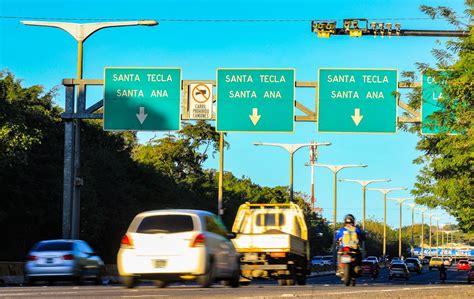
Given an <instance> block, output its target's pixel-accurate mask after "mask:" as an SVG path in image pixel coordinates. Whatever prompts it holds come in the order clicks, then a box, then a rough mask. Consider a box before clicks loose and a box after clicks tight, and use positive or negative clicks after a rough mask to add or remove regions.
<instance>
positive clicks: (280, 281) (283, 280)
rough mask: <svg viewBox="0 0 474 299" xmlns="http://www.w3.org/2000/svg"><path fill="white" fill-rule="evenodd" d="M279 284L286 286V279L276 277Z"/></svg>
mask: <svg viewBox="0 0 474 299" xmlns="http://www.w3.org/2000/svg"><path fill="white" fill-rule="evenodd" d="M278 285H279V286H286V279H278Z"/></svg>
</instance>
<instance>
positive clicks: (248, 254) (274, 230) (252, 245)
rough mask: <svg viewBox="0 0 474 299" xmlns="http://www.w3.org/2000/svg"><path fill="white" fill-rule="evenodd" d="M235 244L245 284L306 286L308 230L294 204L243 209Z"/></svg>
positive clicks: (236, 219)
mask: <svg viewBox="0 0 474 299" xmlns="http://www.w3.org/2000/svg"><path fill="white" fill-rule="evenodd" d="M232 231H233V232H234V233H235V234H236V238H235V239H233V240H232V242H233V243H234V246H235V248H236V249H237V251H238V252H239V253H240V254H241V274H242V278H243V279H244V281H243V282H249V281H250V280H252V279H254V278H270V279H276V280H277V281H278V284H279V285H295V284H296V283H297V284H299V285H304V284H306V277H307V274H308V273H309V265H310V263H309V259H310V254H309V252H310V251H309V243H308V230H307V227H306V222H305V220H304V214H303V211H302V210H301V208H300V207H299V206H298V205H296V204H294V203H287V204H250V203H245V204H243V205H241V206H240V207H239V210H238V212H237V215H236V218H235V221H234V225H233V226H232Z"/></svg>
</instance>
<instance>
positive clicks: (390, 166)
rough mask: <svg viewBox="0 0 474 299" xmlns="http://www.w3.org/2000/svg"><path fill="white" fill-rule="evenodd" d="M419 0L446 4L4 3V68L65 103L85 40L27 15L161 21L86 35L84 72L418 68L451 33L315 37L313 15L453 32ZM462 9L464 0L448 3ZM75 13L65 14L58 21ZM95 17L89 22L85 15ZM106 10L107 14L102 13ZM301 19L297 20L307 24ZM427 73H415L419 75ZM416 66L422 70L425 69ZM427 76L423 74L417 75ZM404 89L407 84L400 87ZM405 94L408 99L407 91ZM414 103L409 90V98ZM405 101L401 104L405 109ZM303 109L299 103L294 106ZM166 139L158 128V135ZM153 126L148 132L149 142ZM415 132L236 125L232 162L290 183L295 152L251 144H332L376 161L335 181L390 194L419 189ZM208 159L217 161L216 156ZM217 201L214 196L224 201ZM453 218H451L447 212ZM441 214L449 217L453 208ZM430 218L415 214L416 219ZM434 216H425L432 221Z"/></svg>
mask: <svg viewBox="0 0 474 299" xmlns="http://www.w3.org/2000/svg"><path fill="white" fill-rule="evenodd" d="M420 5H430V6H439V5H442V6H445V5H447V4H446V1H433V0H423V1H418V0H399V1H389V0H374V1H337V2H336V1H315V0H313V1H256V0H245V1H223V0H221V1H196V0H195V1H190V0H185V1H172V0H168V1H158V0H157V1H151V0H150V1H143V0H136V1H124V0H114V1H99V0H94V1H90V0H70V1H67V2H63V1H52V0H48V1H46V0H43V1H34V0H30V1H27V0H0V15H1V18H0V69H8V70H10V71H11V72H13V73H14V74H15V76H16V77H17V78H19V79H22V80H23V85H24V86H31V85H36V84H38V85H42V86H44V88H45V89H46V90H49V89H51V88H54V87H57V88H59V89H58V96H57V97H56V98H55V102H56V103H57V104H58V105H60V106H62V107H64V88H63V87H62V86H61V85H60V84H61V80H62V79H63V78H74V77H76V73H77V71H76V59H77V45H76V42H75V40H74V39H73V38H72V37H71V36H69V35H68V34H67V33H66V32H64V31H62V30H59V29H55V28H42V27H32V26H25V25H22V24H21V23H20V20H47V21H68V22H77V23H84V22H99V21H113V20H124V19H126V20H140V19H154V20H158V21H159V22H160V24H159V25H158V26H155V27H124V28H110V29H104V30H101V31H98V32H96V33H94V34H93V36H91V37H90V38H89V39H88V40H87V41H86V42H85V44H84V78H87V79H102V78H103V74H104V67H112V66H129V67H133V66H136V67H139V66H140V67H180V68H182V78H183V79H187V80H191V79H193V80H215V79H216V69H217V68H294V69H295V70H296V80H297V81H318V68H392V69H397V70H398V72H399V75H400V72H401V71H417V70H416V63H417V62H423V63H430V64H433V63H434V62H435V60H434V58H433V56H432V55H431V52H430V51H431V50H432V49H433V48H437V47H440V46H441V45H440V42H444V41H446V40H447V39H446V38H431V37H399V38H396V37H392V38H387V37H385V38H380V37H378V38H374V37H372V36H364V37H362V38H350V37H348V36H333V37H331V38H329V39H318V38H317V37H316V35H315V34H314V33H312V32H311V30H310V27H311V22H310V20H337V22H338V23H337V24H338V27H341V26H342V19H345V18H367V19H369V20H373V21H378V22H379V21H382V22H383V21H385V22H392V23H396V22H399V23H400V24H401V28H402V29H455V28H453V27H452V26H450V25H449V24H447V23H446V22H445V21H443V20H431V19H427V17H426V15H424V14H423V13H422V12H420V10H419V6H420ZM449 6H450V7H451V8H453V9H454V10H455V11H457V12H459V13H460V14H462V11H463V10H464V4H463V1H459V0H456V1H454V0H453V1H449ZM57 18H66V20H57ZM87 19H89V20H87ZM98 19H100V20H98ZM231 19H232V20H295V21H293V22H208V21H206V22H182V21H181V22H178V21H177V20H231ZM298 20H299V21H298ZM417 74H418V72H417ZM418 75H419V74H418ZM419 80H420V77H419V76H418V81H419ZM401 92H402V94H404V93H406V91H403V90H401ZM102 93H103V91H102V87H91V88H90V89H88V93H87V103H88V106H89V105H92V104H94V103H95V102H97V101H98V100H100V99H101V98H102ZM315 93H316V92H315V90H314V89H305V90H301V89H297V91H296V100H297V101H299V102H301V103H303V104H305V105H306V106H308V107H312V108H313V109H314V98H315ZM403 99H404V97H402V100H403ZM405 102H406V97H405ZM401 113H402V110H399V115H400V114H401ZM297 114H301V112H297ZM156 134H158V136H159V135H160V134H163V133H160V132H157V133H156ZM154 135H155V133H139V139H140V141H141V142H146V141H147V140H149V139H150V138H151V137H153V136H154ZM418 140H419V139H418V137H417V136H416V135H414V134H409V133H405V132H398V133H397V134H331V133H324V134H323V133H318V132H317V130H316V124H315V123H312V122H297V123H296V124H295V129H294V132H293V133H277V134H275V133H229V134H228V135H227V137H226V141H227V142H229V143H230V149H228V150H226V152H225V171H231V172H232V173H234V175H236V176H237V177H242V176H245V177H249V178H250V179H252V181H254V182H255V183H257V184H259V185H262V186H281V185H288V184H289V155H288V153H287V152H286V151H284V150H283V149H280V148H276V147H256V146H254V145H253V143H254V142H274V143H308V142H311V141H317V142H331V143H332V145H331V146H327V147H320V150H319V159H318V162H319V163H323V164H359V163H361V164H367V165H368V167H367V168H354V169H344V170H342V171H340V172H339V174H338V178H347V179H364V180H367V179H391V182H389V183H374V184H372V185H370V187H373V188H393V187H406V188H408V190H407V191H395V192H393V193H390V194H389V196H388V197H403V198H405V197H411V195H410V193H409V192H410V190H411V188H413V186H414V183H415V182H416V176H417V174H418V171H419V169H420V166H418V165H414V164H413V160H414V159H415V158H417V157H418V156H420V155H422V153H421V152H418V151H417V150H416V149H415V147H416V143H417V142H418ZM308 157H309V153H308V150H307V149H301V150H300V151H298V152H297V153H296V154H295V160H294V189H295V192H305V193H308V194H310V192H311V191H310V177H311V172H310V171H311V169H310V167H308V166H305V163H308ZM205 167H207V168H218V155H216V156H215V157H214V158H212V157H211V158H210V159H209V160H208V161H207V162H206V164H205ZM337 188H338V192H337V195H338V208H337V213H338V220H339V221H341V220H342V217H343V216H344V215H345V214H347V213H353V214H354V215H355V217H356V218H357V219H358V220H359V219H361V215H362V191H361V187H360V186H359V185H358V184H355V183H342V182H341V183H338V185H337ZM315 196H316V206H318V207H321V208H323V216H325V217H328V218H329V219H330V220H332V218H333V216H332V215H333V182H332V173H331V172H330V171H329V170H327V169H325V168H316V169H315ZM216 204H217V199H216ZM387 207H388V213H387V222H388V224H389V225H391V226H393V227H398V215H399V209H398V205H397V204H396V203H395V202H394V201H388V203H387ZM367 216H368V217H369V218H373V219H378V220H382V219H383V199H382V194H380V193H379V192H375V191H368V192H367ZM443 217H444V216H443ZM446 217H447V218H445V219H442V220H441V221H440V223H452V222H453V218H452V217H449V216H448V215H446ZM420 218H421V216H419V214H417V216H416V221H417V222H419V221H421V220H420ZM425 219H426V218H425ZM409 224H411V214H410V210H409V207H404V208H403V225H409Z"/></svg>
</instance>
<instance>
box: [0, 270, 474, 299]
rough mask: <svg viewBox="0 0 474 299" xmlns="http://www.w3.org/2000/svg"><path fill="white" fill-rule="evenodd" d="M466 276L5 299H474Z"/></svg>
mask: <svg viewBox="0 0 474 299" xmlns="http://www.w3.org/2000/svg"><path fill="white" fill-rule="evenodd" d="M466 277H467V274H466V272H458V271H456V270H455V269H450V271H448V280H447V281H446V282H445V283H444V284H443V283H440V281H439V273H438V271H436V270H433V271H428V270H427V269H424V272H423V273H422V274H416V273H412V274H411V276H410V279H409V280H408V281H405V280H404V279H403V280H402V279H394V280H388V270H386V269H383V270H382V271H381V273H380V276H379V277H378V278H376V279H372V278H371V277H369V276H362V277H360V278H358V280H357V285H356V286H355V287H352V286H350V287H346V286H344V285H343V284H342V282H341V281H340V279H339V278H338V277H336V276H335V275H330V276H322V277H315V278H311V279H308V283H307V285H305V286H278V285H277V284H276V282H274V281H254V282H252V283H251V284H250V285H248V286H242V287H240V288H236V289H233V288H229V287H224V286H222V285H220V284H215V285H213V287H212V288H208V289H203V288H200V287H198V286H197V285H196V284H193V283H187V284H183V283H176V284H172V285H170V286H168V287H167V288H164V289H158V288H156V287H153V286H152V285H151V283H146V282H145V283H143V284H141V285H139V286H138V287H136V288H134V289H126V288H124V287H123V286H120V285H103V286H93V285H83V286H75V285H72V284H68V283H55V284H54V285H49V286H39V285H38V286H32V287H4V288H0V298H162V297H168V298H241V299H244V298H261V299H263V298H265V299H266V298H382V297H383V298H387V297H388V298H409V297H411V298H413V297H416V298H417V299H418V298H474V287H473V285H468V284H467V278H466Z"/></svg>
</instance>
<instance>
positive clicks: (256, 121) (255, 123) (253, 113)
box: [249, 108, 261, 126]
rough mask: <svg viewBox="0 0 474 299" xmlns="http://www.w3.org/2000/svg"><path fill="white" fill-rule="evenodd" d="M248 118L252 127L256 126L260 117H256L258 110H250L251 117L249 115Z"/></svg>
mask: <svg viewBox="0 0 474 299" xmlns="http://www.w3.org/2000/svg"><path fill="white" fill-rule="evenodd" d="M249 117H250V120H251V121H252V123H253V125H254V126H256V125H257V123H258V121H259V120H260V117H261V115H258V108H252V115H249Z"/></svg>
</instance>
